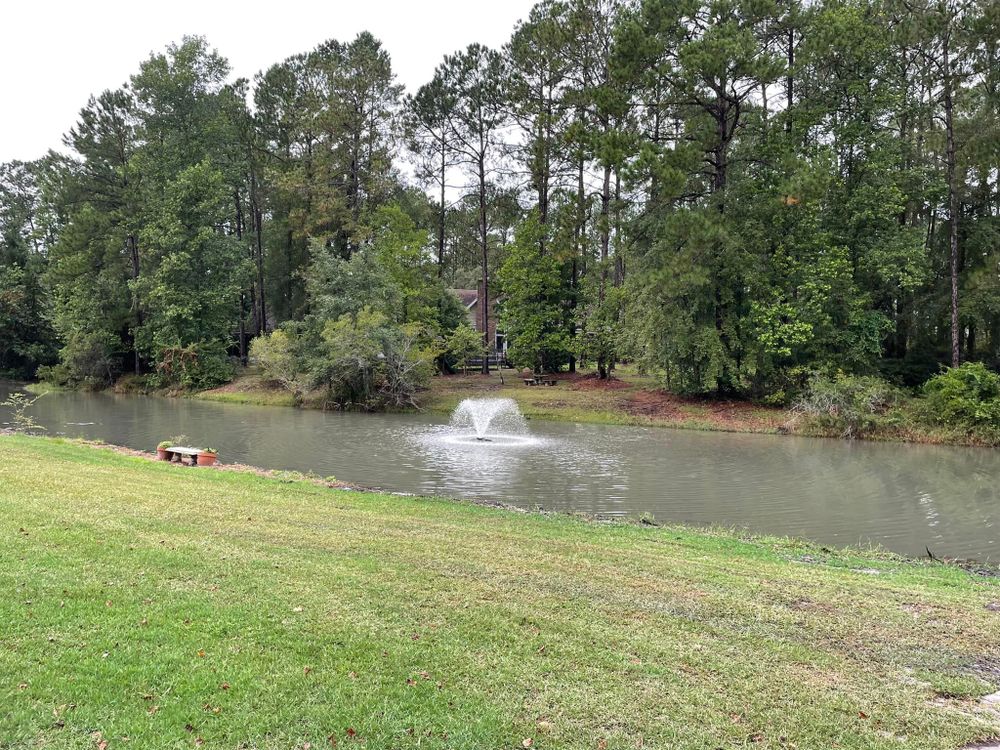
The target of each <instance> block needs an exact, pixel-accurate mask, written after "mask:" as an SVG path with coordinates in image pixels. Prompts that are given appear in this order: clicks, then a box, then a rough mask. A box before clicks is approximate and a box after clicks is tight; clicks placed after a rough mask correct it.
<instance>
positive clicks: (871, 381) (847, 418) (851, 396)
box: [792, 373, 898, 438]
mask: <svg viewBox="0 0 1000 750" xmlns="http://www.w3.org/2000/svg"><path fill="white" fill-rule="evenodd" d="M897 399H898V393H897V391H896V390H895V389H894V388H893V387H892V386H891V385H889V384H888V383H886V382H885V381H884V380H881V379H879V378H875V377H867V376H858V375H844V374H842V373H841V374H838V375H837V376H835V377H832V378H831V377H827V376H823V375H817V376H815V377H813V378H812V379H811V380H810V381H809V385H808V387H807V389H806V392H805V393H804V394H803V395H802V396H801V397H800V398H799V399H798V400H797V401H796V402H795V404H794V406H793V407H792V409H793V412H794V413H795V414H796V415H797V416H799V417H800V418H803V419H805V420H806V421H808V422H809V423H811V424H812V425H814V426H815V427H818V428H820V429H821V430H823V431H836V432H837V433H839V434H840V435H841V436H843V437H846V438H853V437H861V436H863V435H866V434H871V433H873V432H875V431H876V430H877V429H878V428H879V427H882V426H885V424H886V423H887V422H888V420H887V418H886V417H887V415H888V414H889V412H890V411H891V410H892V408H893V407H894V406H895V405H896V402H897Z"/></svg>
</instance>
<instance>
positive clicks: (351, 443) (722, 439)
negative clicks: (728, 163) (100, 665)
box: [0, 383, 1000, 561]
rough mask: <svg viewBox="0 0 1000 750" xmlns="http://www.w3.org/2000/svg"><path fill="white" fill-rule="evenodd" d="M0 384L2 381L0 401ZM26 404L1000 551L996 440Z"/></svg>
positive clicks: (197, 434) (224, 452)
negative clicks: (907, 440)
mask: <svg viewBox="0 0 1000 750" xmlns="http://www.w3.org/2000/svg"><path fill="white" fill-rule="evenodd" d="M11 387H13V386H11V385H9V384H6V385H5V384H3V383H0V400H3V399H4V398H5V397H6V393H7V391H8V389H10V388H11ZM32 414H33V415H34V416H35V419H36V420H37V421H38V422H39V423H40V424H42V425H44V426H45V427H46V428H47V434H49V435H67V436H73V437H84V438H96V439H101V440H104V441H107V442H109V443H115V444H119V445H126V446H129V447H132V448H139V449H144V450H152V449H153V448H154V447H155V446H156V443H157V442H159V441H160V440H163V439H165V438H169V437H171V436H174V435H178V434H184V435H187V436H188V437H189V441H190V443H192V444H195V445H202V446H206V445H211V446H215V447H217V448H218V449H219V451H220V454H221V460H222V461H226V462H235V463H246V464H252V465H255V466H261V467H266V468H273V469H291V470H297V471H303V472H308V471H311V472H315V473H316V474H319V475H320V476H330V475H334V476H336V477H337V478H338V479H340V480H342V481H345V482H348V483H352V484H358V485H363V486H370V487H379V488H383V489H387V490H392V491H398V492H410V493H417V494H431V495H443V496H450V497H466V498H487V499H491V500H500V501H503V502H507V503H511V504H514V505H518V506H522V507H526V508H544V509H547V510H559V511H581V512H584V513H591V514H598V515H605V516H638V515H640V514H643V513H649V514H652V515H653V517H654V518H655V519H656V521H658V522H661V523H668V522H684V523H693V524H710V525H723V526H737V527H745V528H748V529H751V530H753V531H757V532H762V533H768V534H788V535H793V536H801V537H806V538H809V539H813V540H815V541H818V542H821V543H824V544H830V545H857V544H868V543H875V544H879V545H881V546H883V547H886V548H888V549H891V550H894V551H896V552H900V553H903V554H909V555H924V554H926V552H925V548H927V547H929V548H930V549H931V551H933V552H934V554H935V555H938V556H949V557H963V558H976V559H979V560H994V561H995V560H996V559H997V558H998V557H1000V545H998V544H997V543H996V538H997V535H998V531H1000V502H998V499H1000V498H998V492H997V485H996V478H997V477H998V476H1000V451H996V450H990V449H977V448H958V447H942V446H924V445H905V444H889V443H886V444H881V443H865V442H856V441H855V442H850V441H840V440H822V439H811V438H796V437H782V436H774V435H741V434H729V433H710V432H695V431H688V430H672V429H665V428H637V427H616V426H604V425H591V424H576V423H563V422H542V421H531V422H530V423H529V427H528V430H529V433H530V437H531V439H530V440H523V441H516V442H514V443H512V444H508V443H503V442H501V443H487V442H478V441H476V440H457V441H456V440H452V439H448V438H449V436H451V435H452V432H451V429H450V428H449V426H448V419H447V418H444V417H438V416H429V415H410V414H353V413H332V412H319V411H308V410H297V409H290V408H282V407H255V406H243V405H235V404H219V403H211V402H207V401H197V400H190V399H165V398H149V397H140V396H119V395H112V394H104V393H99V394H84V393H51V394H48V395H46V396H45V397H43V398H42V399H40V400H39V401H38V402H37V404H35V406H34V407H33V409H32ZM7 417H8V415H7V414H6V413H5V412H4V411H3V408H2V407H0V423H2V422H4V421H6V419H7ZM0 460H2V454H0Z"/></svg>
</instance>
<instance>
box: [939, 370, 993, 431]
mask: <svg viewBox="0 0 1000 750" xmlns="http://www.w3.org/2000/svg"><path fill="white" fill-rule="evenodd" d="M923 392H924V403H923V404H922V408H921V414H922V415H923V417H924V419H926V420H927V421H928V422H930V423H932V424H942V425H948V426H950V427H961V428H966V429H973V430H986V431H989V432H992V433H997V432H1000V374H997V373H996V372H994V371H993V370H990V369H989V368H987V367H986V365H984V364H982V363H981V362H966V363H965V364H963V365H961V366H959V367H951V368H948V369H947V370H945V371H944V372H942V373H941V374H939V375H935V376H934V377H933V378H931V379H930V380H928V381H927V383H926V384H925V385H924V388H923Z"/></svg>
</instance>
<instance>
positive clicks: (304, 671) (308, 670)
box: [302, 667, 313, 674]
mask: <svg viewBox="0 0 1000 750" xmlns="http://www.w3.org/2000/svg"><path fill="white" fill-rule="evenodd" d="M302 671H303V673H304V674H309V673H310V672H312V671H313V668H312V667H306V668H305V669H303V670H302Z"/></svg>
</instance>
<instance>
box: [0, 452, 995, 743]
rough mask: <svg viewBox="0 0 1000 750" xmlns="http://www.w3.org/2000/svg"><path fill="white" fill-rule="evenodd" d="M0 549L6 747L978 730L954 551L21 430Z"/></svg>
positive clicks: (974, 580)
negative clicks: (666, 522)
mask: <svg viewBox="0 0 1000 750" xmlns="http://www.w3.org/2000/svg"><path fill="white" fill-rule="evenodd" d="M0 540H2V544H0V623H2V624H0V748H28V747H30V748H87V749H92V748H102V747H105V745H103V743H108V744H107V745H106V747H107V748H112V749H114V748H175V747H176V748H187V747H196V746H199V745H201V746H203V747H208V748H212V747H216V748H248V749H249V748H300V749H301V748H305V747H307V746H310V747H311V748H312V749H313V750H318V749H319V748H329V747H331V746H332V745H335V746H337V747H339V748H352V747H358V748H362V747H364V748H370V749H371V748H417V747H419V748H470V749H471V748H475V749H476V750H489V749H493V748H522V747H525V746H531V747H535V748H553V749H554V748H593V749H596V750H600V749H601V748H630V749H631V748H692V749H694V748H698V749H699V750H700V749H706V750H711V749H713V748H738V747H754V748H798V749H799V750H806V749H816V750H825V749H826V748H866V749H871V748H904V747H905V748H926V749H927V750H946V749H948V748H958V747H960V746H961V745H962V744H964V743H967V742H971V741H973V740H976V739H982V738H986V737H990V736H996V735H1000V716H998V715H997V714H995V713H991V712H988V711H986V710H985V709H984V708H982V707H981V706H980V705H979V704H978V702H977V701H976V700H975V699H976V698H978V697H979V696H981V695H983V694H986V693H989V692H992V691H994V690H997V689H998V687H1000V685H998V683H1000V612H997V611H994V609H993V608H990V607H989V606H988V605H991V604H993V603H996V602H1000V582H998V581H997V579H990V578H985V577H979V576H975V575H972V574H969V573H967V572H965V571H963V570H961V569H959V568H957V567H951V566H944V565H939V564H931V563H914V562H907V561H903V560H900V559H897V558H893V557H891V556H888V555H878V554H874V553H868V554H864V553H860V552H830V551H826V550H822V549H819V548H815V547H811V546H809V545H806V544H804V543H799V542H793V541H788V540H776V539H770V540H752V539H746V538H741V537H739V536H737V535H734V534H730V533H725V532H715V533H702V532H696V531H693V530H689V529H681V528H649V527H641V526H633V525H624V524H622V525H610V524H596V523H593V522H588V521H584V520H580V519H574V518H570V517H563V516H543V515H532V514H522V513H514V512H510V511H502V510H495V509H491V508H486V507H481V506H476V505H472V504H464V503H456V502H449V501H442V500H433V499H418V498H402V497H397V496H391V495H379V494H369V493H359V492H348V491H338V490H332V489H327V488H325V487H322V486H319V485H316V484H311V483H308V482H287V481H286V482H280V481H277V480H274V479H268V478H263V477H260V476H256V475H254V474H248V473H235V472H226V471H217V470H212V469H189V468H181V467H177V466H172V465H167V464H159V463H154V462H150V461H147V460H144V459H140V458H131V457H127V456H122V455H119V454H117V453H114V452H112V451H110V450H102V449H96V448H91V447H86V446H78V445H73V444H68V443H62V442H58V441H53V440H45V439H30V438H18V437H0ZM126 738H127V739H126Z"/></svg>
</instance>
